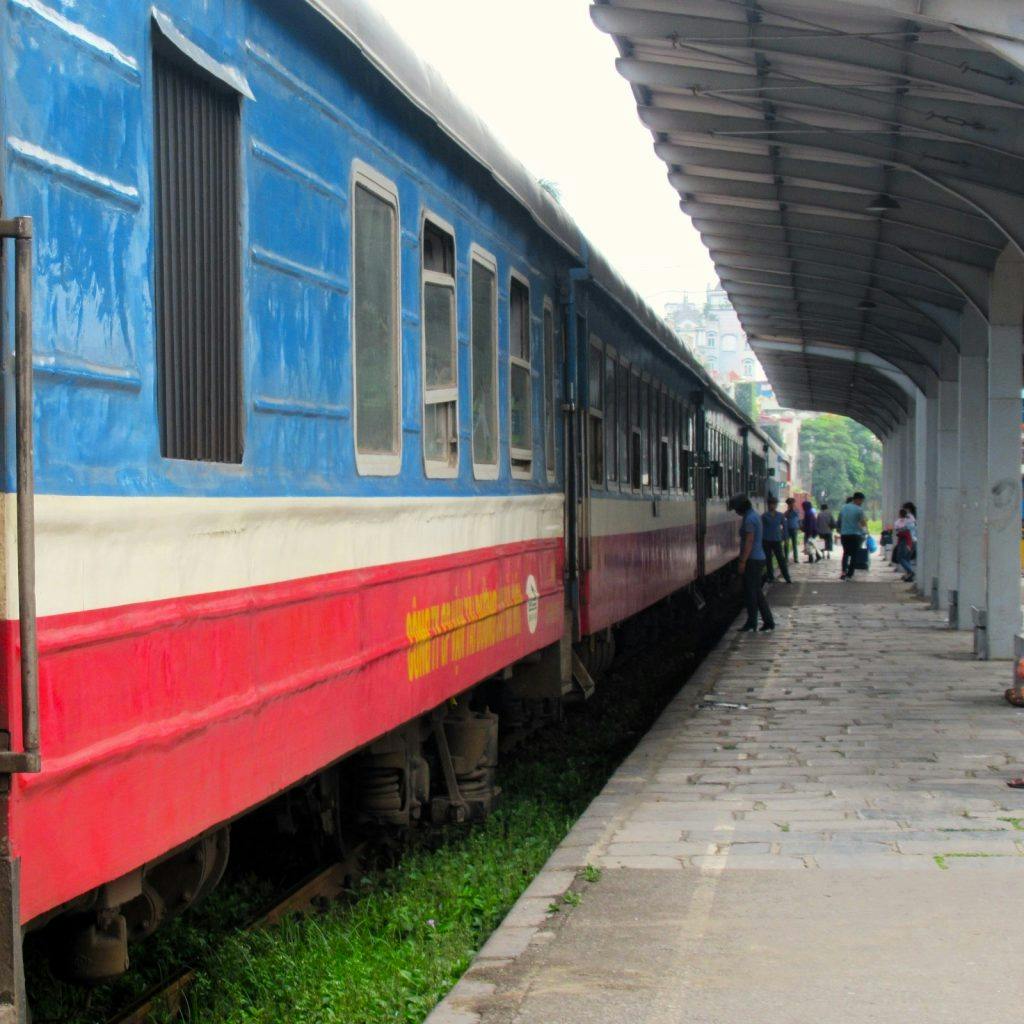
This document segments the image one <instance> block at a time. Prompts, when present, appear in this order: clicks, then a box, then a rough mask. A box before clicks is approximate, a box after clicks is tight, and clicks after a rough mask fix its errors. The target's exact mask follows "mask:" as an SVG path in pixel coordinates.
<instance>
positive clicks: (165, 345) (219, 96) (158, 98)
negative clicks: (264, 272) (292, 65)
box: [153, 50, 243, 463]
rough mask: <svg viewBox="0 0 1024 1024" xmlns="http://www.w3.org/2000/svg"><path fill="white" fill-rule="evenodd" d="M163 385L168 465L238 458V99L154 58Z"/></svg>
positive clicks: (160, 56)
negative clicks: (179, 460) (169, 462)
mask: <svg viewBox="0 0 1024 1024" xmlns="http://www.w3.org/2000/svg"><path fill="white" fill-rule="evenodd" d="M153 65H154V66H153V77H154V91H155V146H154V149H155V152H154V166H155V179H156V197H155V209H156V218H155V225H154V230H155V238H156V317H157V388H158V402H159V413H160V450H161V452H162V453H163V455H164V456H165V457H166V458H170V459H191V460H201V461H207V462H236V463H237V462H241V461H242V446H243V437H242V369H241V348H242V317H241V252H240V238H239V101H238V96H237V95H236V94H235V93H233V92H230V91H228V90H226V89H224V88H223V87H222V86H218V85H216V84H214V83H213V82H212V81H211V80H210V79H208V78H207V77H206V76H205V75H203V74H202V73H201V72H199V71H197V70H196V69H193V68H191V67H189V66H187V65H185V64H184V62H183V61H181V60H180V59H176V58H175V57H173V56H170V55H166V54H164V53H162V52H160V51H159V50H158V51H156V52H155V53H154V60H153Z"/></svg>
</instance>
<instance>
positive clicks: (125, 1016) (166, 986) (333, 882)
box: [105, 859, 353, 1024]
mask: <svg viewBox="0 0 1024 1024" xmlns="http://www.w3.org/2000/svg"><path fill="white" fill-rule="evenodd" d="M352 870H353V868H352V860H351V859H349V860H346V861H344V862H341V861H339V862H336V863H334V864H331V865H329V866H328V867H326V868H323V869H322V870H320V871H317V872H315V873H314V874H312V875H309V876H308V877H307V878H305V879H304V880H303V881H302V882H300V883H299V884H298V885H296V886H294V887H293V888H292V889H290V890H289V891H288V892H287V893H286V894H285V895H284V896H282V897H281V899H280V900H278V901H277V902H276V903H274V904H273V906H271V907H269V908H267V909H266V910H265V911H263V913H261V914H260V915H259V916H258V917H256V918H254V919H253V920H252V921H251V922H250V923H249V924H248V925H247V926H246V930H248V931H258V930H259V929H261V928H269V927H271V926H273V925H275V924H277V923H278V922H279V921H281V920H283V919H284V918H285V917H287V916H288V915H289V914H300V913H304V912H307V911H312V910H320V909H322V908H323V907H325V906H326V905H328V904H330V903H333V902H334V901H335V900H338V899H340V898H341V897H342V896H343V895H344V894H345V892H346V891H348V880H349V879H350V878H351V876H352ZM195 976H196V972H195V970H194V969H192V968H187V967H186V968H182V969H181V970H179V971H176V972H175V973H174V974H173V975H171V977H169V978H167V979H166V980H165V981H162V982H160V983H159V984H157V985H154V986H153V987H152V988H150V989H148V990H147V991H145V992H144V993H143V994H142V995H141V996H139V998H138V999H136V1000H135V1001H134V1002H133V1003H132V1004H131V1005H130V1006H127V1007H125V1008H124V1009H122V1010H120V1011H119V1012H118V1013H116V1014H115V1015H114V1016H112V1017H108V1018H107V1020H106V1022H105V1024H147V1022H148V1021H150V1020H151V1019H152V1018H153V1017H154V1015H156V1014H163V1015H164V1016H169V1015H172V1014H175V1013H177V1012H178V1011H179V1010H180V1009H181V1007H182V1003H183V1001H184V998H185V995H186V993H187V992H188V989H189V986H190V985H191V984H192V982H193V981H194V980H195Z"/></svg>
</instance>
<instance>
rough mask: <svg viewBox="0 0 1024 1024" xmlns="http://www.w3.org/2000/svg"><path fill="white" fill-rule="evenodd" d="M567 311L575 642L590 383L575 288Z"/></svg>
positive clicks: (569, 553)
mask: <svg viewBox="0 0 1024 1024" xmlns="http://www.w3.org/2000/svg"><path fill="white" fill-rule="evenodd" d="M570 296H571V297H570V300H569V302H568V303H567V304H566V306H565V307H563V310H562V313H563V316H562V337H563V339H564V342H565V344H564V348H563V354H564V357H565V362H564V368H563V369H564V372H563V375H562V376H563V380H564V382H565V383H564V404H563V411H564V414H565V415H564V417H563V424H564V434H563V440H564V443H563V445H562V451H563V452H564V459H565V465H564V472H565V476H564V479H565V578H566V598H567V601H566V603H567V612H568V613H569V615H570V616H571V619H572V632H573V639H574V640H578V639H579V638H580V602H581V600H582V593H581V580H582V575H583V572H584V570H585V567H586V557H587V551H586V538H587V531H586V529H585V528H583V527H584V524H585V522H586V498H587V486H586V481H587V469H586V444H585V439H586V434H585V424H586V397H585V395H581V386H580V385H581V382H583V381H586V336H587V322H586V317H584V316H583V315H582V314H581V313H578V312H577V305H576V301H575V300H576V296H575V286H573V291H572V292H570Z"/></svg>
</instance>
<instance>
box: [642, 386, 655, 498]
mask: <svg viewBox="0 0 1024 1024" xmlns="http://www.w3.org/2000/svg"><path fill="white" fill-rule="evenodd" d="M644 393H645V395H646V405H647V415H646V416H645V417H644V423H645V425H646V427H647V450H646V455H647V474H648V475H647V479H646V480H645V481H644V482H645V483H647V484H649V485H650V487H651V490H652V491H654V490H657V489H658V392H657V391H656V390H655V389H654V385H653V384H650V383H648V384H647V386H646V387H645V388H644Z"/></svg>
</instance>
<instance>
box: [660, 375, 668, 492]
mask: <svg viewBox="0 0 1024 1024" xmlns="http://www.w3.org/2000/svg"><path fill="white" fill-rule="evenodd" d="M657 424H658V488H659V489H660V490H661V492H662V493H664V492H666V491H667V490H668V489H669V485H670V484H671V478H670V474H671V469H670V467H669V459H668V394H667V393H666V392H665V391H660V392H658V419H657Z"/></svg>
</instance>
